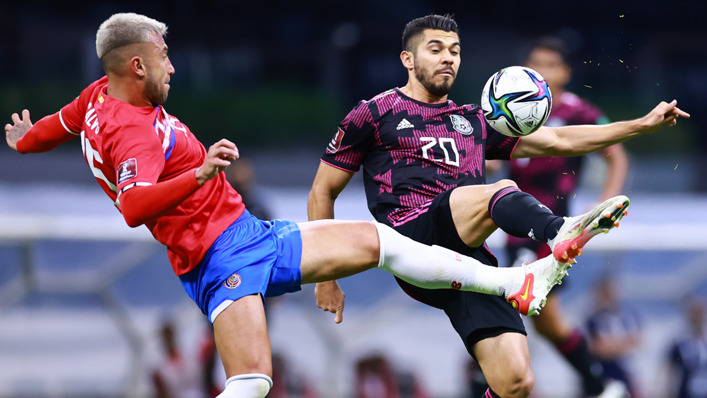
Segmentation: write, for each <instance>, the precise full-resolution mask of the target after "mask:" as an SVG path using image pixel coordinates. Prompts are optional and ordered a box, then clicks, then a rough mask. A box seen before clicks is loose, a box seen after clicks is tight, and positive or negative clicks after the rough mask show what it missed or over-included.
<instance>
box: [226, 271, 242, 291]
mask: <svg viewBox="0 0 707 398" xmlns="http://www.w3.org/2000/svg"><path fill="white" fill-rule="evenodd" d="M240 285H241V276H240V275H238V274H237V273H235V272H234V273H233V274H232V275H231V276H229V277H228V279H226V280H225V281H223V287H225V288H226V289H231V290H233V289H235V288H237V287H238V286H240Z"/></svg>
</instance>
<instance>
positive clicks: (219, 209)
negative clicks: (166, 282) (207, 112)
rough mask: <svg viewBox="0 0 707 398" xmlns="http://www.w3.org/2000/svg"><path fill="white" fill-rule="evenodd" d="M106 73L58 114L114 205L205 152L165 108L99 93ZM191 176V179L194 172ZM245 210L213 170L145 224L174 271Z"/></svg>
mask: <svg viewBox="0 0 707 398" xmlns="http://www.w3.org/2000/svg"><path fill="white" fill-rule="evenodd" d="M107 87H108V78H107V77H103V78H102V79H100V80H98V81H96V82H94V83H92V84H91V85H90V86H88V87H87V88H86V89H85V90H83V91H82V92H81V95H80V96H79V97H78V98H76V99H75V100H74V101H72V102H71V103H70V104H69V105H66V106H65V107H64V108H62V109H61V111H60V112H59V117H60V118H61V123H62V125H63V126H64V128H65V129H66V131H67V134H74V135H80V138H81V148H82V149H83V153H84V157H85V159H86V162H87V163H88V166H89V167H90V168H91V171H92V172H93V175H94V176H95V177H96V180H97V181H98V183H99V184H100V185H101V188H103V190H104V191H105V193H106V194H107V195H108V197H110V199H111V200H112V201H113V203H114V204H115V206H116V207H117V208H118V210H120V195H121V194H122V193H123V192H125V191H127V190H128V189H131V188H133V187H136V186H138V187H139V186H148V185H152V184H155V183H159V182H163V181H167V180H171V179H172V178H175V177H177V176H179V175H181V174H183V173H185V172H186V171H188V170H193V169H195V168H197V167H200V166H201V165H202V164H203V163H204V160H205V159H206V154H207V152H206V149H205V148H204V146H203V145H202V144H201V143H200V142H199V140H197V139H196V137H195V136H194V134H192V133H191V131H190V130H189V128H188V127H187V126H186V125H184V124H183V123H181V122H180V121H179V120H178V119H176V118H174V117H173V116H170V115H169V114H168V113H167V111H165V109H164V107H162V106H161V105H160V106H156V107H136V106H133V105H130V104H128V103H126V102H123V101H120V100H117V99H115V98H111V97H109V96H107V95H106V88H107ZM194 178H196V177H194ZM244 210H245V206H244V205H243V201H242V200H241V196H240V195H239V194H238V193H237V192H236V191H235V190H234V189H233V188H232V187H231V185H230V184H229V183H228V182H227V181H226V177H225V175H224V173H219V174H218V176H217V177H216V178H214V179H212V180H209V181H207V182H206V183H205V184H204V186H202V187H201V188H199V189H198V190H197V191H196V192H195V193H194V194H192V195H191V196H189V197H188V198H187V199H186V200H184V201H183V202H182V203H181V204H180V205H179V206H178V207H177V208H176V209H175V210H173V211H171V212H169V213H167V214H166V215H164V216H162V217H159V218H157V219H155V220H154V221H150V222H147V223H145V225H146V226H147V228H149V229H150V232H152V235H153V236H154V237H155V239H157V241H159V242H160V243H162V244H163V245H165V246H167V252H168V255H169V261H170V263H171V264H172V268H173V269H174V272H175V273H176V274H177V275H183V274H185V273H187V272H189V271H191V270H192V269H194V268H195V267H196V266H197V265H198V264H199V262H200V261H201V259H202V258H203V257H204V255H205V254H206V252H207V251H208V250H209V247H211V245H212V244H213V242H214V241H215V240H216V238H217V237H218V236H219V235H220V234H221V233H222V232H223V231H224V230H226V228H228V226H230V225H231V224H232V223H233V222H234V221H235V220H236V219H237V218H238V217H240V215H241V214H243V211H244Z"/></svg>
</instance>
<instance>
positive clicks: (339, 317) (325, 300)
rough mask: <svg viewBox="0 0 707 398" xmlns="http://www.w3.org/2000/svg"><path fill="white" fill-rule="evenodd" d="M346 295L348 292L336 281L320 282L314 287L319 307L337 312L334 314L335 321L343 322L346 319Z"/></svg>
mask: <svg viewBox="0 0 707 398" xmlns="http://www.w3.org/2000/svg"><path fill="white" fill-rule="evenodd" d="M345 297H346V294H344V291H343V290H341V288H340V287H339V284H338V283H337V282H336V281H329V282H320V283H317V285H316V286H315V287H314V298H315V299H316V300H317V307H319V308H321V309H323V310H324V311H329V312H331V313H334V314H336V316H334V322H335V323H341V321H343V320H344V301H345Z"/></svg>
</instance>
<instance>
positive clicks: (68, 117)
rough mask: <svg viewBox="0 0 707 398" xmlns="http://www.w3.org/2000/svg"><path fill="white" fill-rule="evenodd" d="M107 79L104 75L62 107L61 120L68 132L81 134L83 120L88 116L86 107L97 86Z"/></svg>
mask: <svg viewBox="0 0 707 398" xmlns="http://www.w3.org/2000/svg"><path fill="white" fill-rule="evenodd" d="M107 81H108V78H107V77H105V76H104V77H103V78H101V79H100V80H97V81H95V82H93V83H91V85H89V86H88V87H86V88H85V89H84V90H83V91H82V92H81V94H79V96H78V97H76V99H74V100H73V101H71V102H70V103H69V104H68V105H66V106H64V107H63V108H61V110H60V111H59V120H60V121H61V125H62V127H64V129H65V130H66V131H67V132H68V133H70V134H74V135H79V134H81V127H82V126H83V120H84V118H85V117H86V109H87V108H88V103H89V102H90V100H91V96H92V95H93V92H94V91H95V89H96V87H97V86H99V85H101V84H104V83H106V82H107Z"/></svg>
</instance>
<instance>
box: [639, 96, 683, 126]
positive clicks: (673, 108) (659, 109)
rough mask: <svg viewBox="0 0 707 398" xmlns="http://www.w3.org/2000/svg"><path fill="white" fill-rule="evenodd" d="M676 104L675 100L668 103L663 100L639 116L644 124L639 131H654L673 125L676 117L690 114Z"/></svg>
mask: <svg viewBox="0 0 707 398" xmlns="http://www.w3.org/2000/svg"><path fill="white" fill-rule="evenodd" d="M677 104H678V101H677V100H673V101H672V102H670V103H667V102H665V101H663V102H661V103H660V104H658V106H656V107H655V108H653V110H652V111H651V112H650V113H649V114H647V115H646V116H644V117H643V118H641V122H643V125H644V127H643V128H642V129H641V132H642V133H644V134H650V133H654V132H656V131H658V130H660V129H661V128H663V127H671V126H675V124H676V123H677V122H678V121H677V118H678V117H680V116H682V117H684V118H689V117H690V114H689V113H687V112H685V111H683V110H682V109H680V108H678V107H677Z"/></svg>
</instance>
